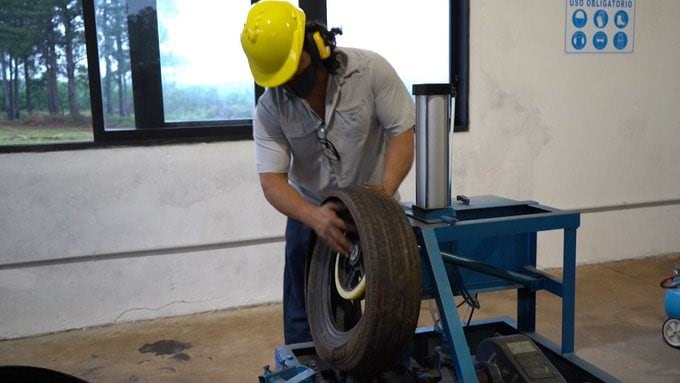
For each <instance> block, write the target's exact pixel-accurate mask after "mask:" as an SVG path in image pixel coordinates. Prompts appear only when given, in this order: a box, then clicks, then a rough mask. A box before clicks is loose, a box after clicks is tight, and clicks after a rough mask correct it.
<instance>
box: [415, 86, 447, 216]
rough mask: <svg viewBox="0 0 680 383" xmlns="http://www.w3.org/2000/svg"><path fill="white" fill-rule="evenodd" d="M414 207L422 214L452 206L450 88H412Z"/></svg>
mask: <svg viewBox="0 0 680 383" xmlns="http://www.w3.org/2000/svg"><path fill="white" fill-rule="evenodd" d="M413 94H414V95H415V96H416V206H417V207H419V208H421V209H425V210H435V209H445V208H448V207H450V206H451V195H452V190H451V189H452V186H451V178H452V177H451V136H452V134H451V133H452V132H451V116H453V115H454V114H455V113H454V112H453V109H454V107H455V106H454V103H453V101H454V100H455V97H454V95H455V90H454V89H453V86H452V85H451V84H415V85H413Z"/></svg>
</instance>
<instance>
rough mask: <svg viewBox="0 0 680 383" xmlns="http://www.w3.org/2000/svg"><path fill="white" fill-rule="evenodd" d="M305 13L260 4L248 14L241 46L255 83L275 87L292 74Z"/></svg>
mask: <svg viewBox="0 0 680 383" xmlns="http://www.w3.org/2000/svg"><path fill="white" fill-rule="evenodd" d="M305 19H306V17H305V13H304V12H303V11H302V10H301V9H300V8H298V7H296V6H295V5H293V4H291V3H289V2H286V1H277V0H262V1H260V2H258V3H255V4H254V5H253V6H252V7H251V8H250V12H248V18H247V19H246V23H245V25H244V26H243V32H241V46H242V47H243V51H244V52H245V53H246V56H247V57H248V64H249V65H250V71H251V72H252V73H253V77H254V78H255V82H256V83H257V84H258V85H260V86H263V87H268V88H272V87H277V86H279V85H282V84H284V83H286V82H287V81H288V80H290V78H291V77H293V75H294V74H295V72H296V71H297V68H298V63H299V62H300V54H301V53H302V45H303V42H304V39H305Z"/></svg>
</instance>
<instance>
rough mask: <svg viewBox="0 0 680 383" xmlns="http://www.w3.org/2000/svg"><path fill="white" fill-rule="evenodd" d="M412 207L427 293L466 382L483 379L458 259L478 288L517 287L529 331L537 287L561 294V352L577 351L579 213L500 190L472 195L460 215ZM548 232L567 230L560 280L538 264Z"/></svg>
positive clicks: (467, 281) (521, 326) (520, 322)
mask: <svg viewBox="0 0 680 383" xmlns="http://www.w3.org/2000/svg"><path fill="white" fill-rule="evenodd" d="M406 210H407V214H408V215H409V217H410V218H411V224H412V225H413V227H414V228H415V230H416V233H417V237H418V240H419V242H420V243H419V245H420V246H421V249H422V254H421V256H422V259H423V263H424V265H423V266H424V267H423V276H424V279H425V280H424V296H425V297H428V295H429V296H432V297H434V298H435V299H436V301H437V305H438V307H439V311H440V316H441V320H442V326H443V327H442V328H443V330H444V333H445V335H446V338H447V341H448V342H449V344H450V345H452V347H451V351H452V354H453V355H452V356H453V360H454V364H455V370H456V375H457V377H458V379H459V381H461V382H477V381H478V380H477V376H476V373H475V368H474V364H473V361H472V357H471V354H473V352H471V350H470V348H469V346H468V343H467V340H466V338H465V334H464V330H463V324H462V323H461V320H460V318H459V316H458V311H457V309H456V302H455V301H454V295H455V294H456V293H457V291H455V284H454V283H453V281H452V280H451V279H450V275H451V273H450V269H451V267H454V265H455V266H458V267H459V268H461V269H464V270H461V272H460V275H461V276H462V279H463V283H464V285H465V288H466V289H468V290H469V291H470V292H471V293H475V292H485V291H492V290H501V289H516V290H517V323H516V326H517V330H518V331H521V332H523V333H528V334H533V333H535V331H536V291H538V290H545V291H548V292H550V293H552V294H554V295H556V296H558V297H561V298H562V342H561V349H560V353H561V354H562V355H564V356H567V355H569V354H572V353H573V352H574V309H575V286H576V285H575V280H576V279H575V278H576V229H577V228H578V227H579V225H580V214H579V213H578V212H568V211H562V210H558V209H554V208H551V207H547V206H543V205H540V204H538V203H536V202H533V201H514V200H509V199H505V198H501V197H495V196H481V197H472V198H470V203H469V204H465V205H457V206H453V207H452V210H453V214H448V213H449V211H446V210H442V211H441V215H440V218H439V219H433V217H436V216H437V214H438V213H439V212H436V211H435V212H432V211H430V212H427V215H426V216H424V215H422V214H421V212H419V211H418V210H417V209H414V210H409V209H406ZM547 230H563V231H564V248H563V253H564V254H563V276H562V280H561V281H560V280H557V279H556V278H554V277H552V276H550V275H548V274H545V273H542V272H541V271H539V270H537V269H536V240H537V233H538V232H539V231H547Z"/></svg>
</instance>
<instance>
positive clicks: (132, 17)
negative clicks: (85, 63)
mask: <svg viewBox="0 0 680 383" xmlns="http://www.w3.org/2000/svg"><path fill="white" fill-rule="evenodd" d="M86 2H88V1H87V0H86ZM89 2H90V4H91V5H92V7H93V8H92V9H89V8H88V7H85V10H86V19H87V20H89V18H88V14H87V11H90V15H89V16H94V20H95V22H94V23H93V24H94V25H89V24H88V26H89V27H90V28H92V29H93V30H94V31H95V32H96V33H92V32H88V37H90V40H89V41H88V43H89V44H88V58H89V64H90V67H91V73H90V81H91V83H92V86H91V88H92V98H93V99H92V102H93V108H95V109H101V116H102V117H101V118H95V119H94V128H95V137H96V138H97V140H101V141H117V140H121V139H123V140H126V139H148V138H160V139H163V138H201V139H204V138H211V137H219V138H232V139H243V138H249V137H250V125H251V122H250V121H251V118H252V113H253V110H254V108H255V86H254V84H253V81H252V77H251V75H250V71H249V69H248V63H247V60H246V58H245V56H244V55H243V53H242V51H241V46H240V41H239V35H240V32H241V28H242V25H243V20H244V19H245V15H246V14H247V12H248V9H249V7H250V3H249V2H246V1H240V2H237V1H228V2H226V1H223V0H89ZM95 38H96V43H95ZM97 72H98V73H97ZM97 116H99V115H98V114H97Z"/></svg>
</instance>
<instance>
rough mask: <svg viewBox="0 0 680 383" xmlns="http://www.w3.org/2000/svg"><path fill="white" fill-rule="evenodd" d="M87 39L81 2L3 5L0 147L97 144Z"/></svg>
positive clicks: (0, 26) (0, 18)
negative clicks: (94, 132)
mask: <svg viewBox="0 0 680 383" xmlns="http://www.w3.org/2000/svg"><path fill="white" fill-rule="evenodd" d="M29 8H30V12H29V11H27V10H28V9H29ZM83 38H84V27H83V14H82V7H81V0H68V1H59V2H44V1H42V2H26V1H3V2H2V6H0V100H1V101H0V146H17V145H37V144H55V143H70V142H83V141H92V139H93V134H92V119H91V112H90V98H89V83H88V80H87V61H86V59H85V58H86V56H85V46H84V44H83V43H82V41H83Z"/></svg>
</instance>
